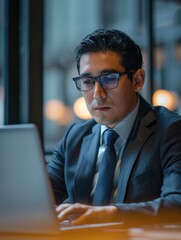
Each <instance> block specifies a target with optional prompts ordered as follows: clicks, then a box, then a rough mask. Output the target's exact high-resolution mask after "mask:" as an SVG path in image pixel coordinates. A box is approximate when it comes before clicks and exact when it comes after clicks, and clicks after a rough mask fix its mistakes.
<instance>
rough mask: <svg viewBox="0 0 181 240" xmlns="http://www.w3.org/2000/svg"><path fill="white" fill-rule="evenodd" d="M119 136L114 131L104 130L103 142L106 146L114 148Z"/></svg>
mask: <svg viewBox="0 0 181 240" xmlns="http://www.w3.org/2000/svg"><path fill="white" fill-rule="evenodd" d="M118 137H119V135H118V134H117V133H116V132H115V131H114V130H106V131H105V132H104V141H105V145H106V146H110V147H111V146H114V143H115V142H116V139H117V138H118Z"/></svg>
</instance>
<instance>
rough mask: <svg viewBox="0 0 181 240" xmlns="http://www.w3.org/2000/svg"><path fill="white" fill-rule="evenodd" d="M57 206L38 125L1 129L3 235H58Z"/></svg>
mask: <svg viewBox="0 0 181 240" xmlns="http://www.w3.org/2000/svg"><path fill="white" fill-rule="evenodd" d="M54 206H55V202H54V197H53V194H52V190H51V186H50V182H49V178H48V176H47V172H46V167H45V161H44V156H43V151H42V147H41V143H40V139H39V135H38V131H37V128H36V127H35V125H33V124H20V125H6V126H0V232H21V233H50V234H51V233H57V232H59V229H60V225H59V223H58V221H57V218H56V215H55V210H54Z"/></svg>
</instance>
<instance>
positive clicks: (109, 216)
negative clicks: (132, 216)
mask: <svg viewBox="0 0 181 240" xmlns="http://www.w3.org/2000/svg"><path fill="white" fill-rule="evenodd" d="M56 212H57V214H58V219H59V221H60V222H62V221H64V220H69V221H70V222H71V224H72V225H82V224H92V223H105V222H121V221H122V214H121V211H120V210H119V209H118V208H117V207H115V206H101V207H94V206H90V205H84V204H80V203H75V204H61V205H59V206H58V207H57V208H56Z"/></svg>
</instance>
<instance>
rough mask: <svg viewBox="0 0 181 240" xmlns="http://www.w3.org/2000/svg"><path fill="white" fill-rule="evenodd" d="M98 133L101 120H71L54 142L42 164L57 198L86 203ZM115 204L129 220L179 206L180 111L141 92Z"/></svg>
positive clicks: (150, 217)
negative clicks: (159, 104) (149, 99)
mask: <svg viewBox="0 0 181 240" xmlns="http://www.w3.org/2000/svg"><path fill="white" fill-rule="evenodd" d="M99 138H100V125H99V124H97V123H96V122H95V121H94V120H90V121H87V122H84V123H74V124H73V125H71V127H70V128H69V129H68V131H67V133H66V134H65V136H64V138H63V139H62V140H61V141H60V142H59V144H58V145H57V148H56V150H55V151H54V153H53V157H52V160H51V161H50V162H49V164H48V166H47V169H48V173H49V176H50V179H51V182H52V186H53V189H54V193H55V196H56V199H57V202H58V203H62V202H64V201H65V202H70V203H75V202H81V203H86V204H91V199H90V192H91V189H92V181H93V177H94V173H95V167H96V160H97V153H98V147H99ZM116 206H117V207H118V208H119V209H120V210H121V211H122V213H123V215H124V219H125V222H128V221H127V220H129V223H131V222H132V221H133V222H135V218H137V219H136V221H137V222H139V221H138V219H140V223H151V222H152V221H153V222H154V221H155V219H156V218H158V217H159V218H160V219H161V221H164V219H165V217H166V216H167V215H165V213H166V214H169V216H170V218H171V215H173V214H172V213H178V211H180V209H181V117H180V116H178V115H177V114H175V113H173V112H170V111H168V110H167V109H166V108H164V107H153V106H151V105H150V104H149V103H147V102H146V101H145V100H144V99H143V98H142V97H140V106H139V110H138V114H137V117H136V120H135V123H134V126H133V128H132V130H131V133H130V136H129V138H128V140H127V142H126V147H125V150H124V153H123V157H122V162H121V166H120V177H119V183H118V195H117V203H116ZM175 209H176V211H175V212H174V210H175ZM176 215H177V214H176ZM177 216H178V215H177ZM173 217H174V219H175V214H174V216H173ZM133 225H135V224H133Z"/></svg>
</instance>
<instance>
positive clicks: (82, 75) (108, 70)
mask: <svg viewBox="0 0 181 240" xmlns="http://www.w3.org/2000/svg"><path fill="white" fill-rule="evenodd" d="M116 72H119V71H118V70H116V69H105V70H102V71H100V73H99V74H98V75H96V76H101V75H104V74H109V73H116ZM79 77H93V75H92V74H91V73H83V74H80V75H79Z"/></svg>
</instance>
